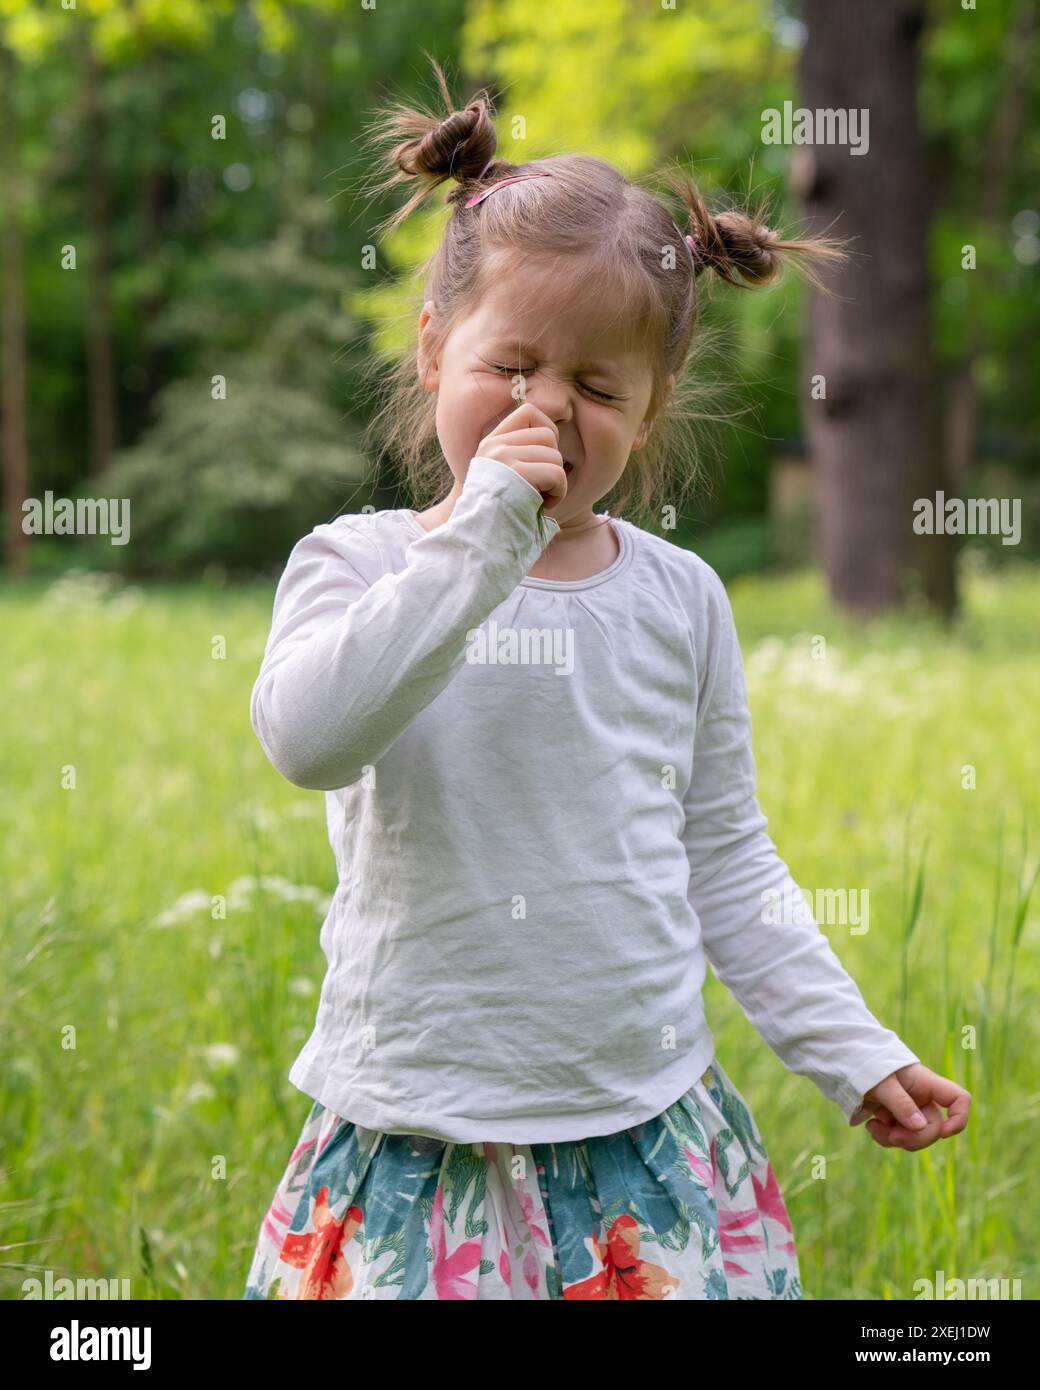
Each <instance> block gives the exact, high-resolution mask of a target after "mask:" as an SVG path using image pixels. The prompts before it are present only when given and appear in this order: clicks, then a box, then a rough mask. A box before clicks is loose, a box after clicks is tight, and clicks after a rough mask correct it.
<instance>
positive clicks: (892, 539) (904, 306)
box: [796, 0, 956, 615]
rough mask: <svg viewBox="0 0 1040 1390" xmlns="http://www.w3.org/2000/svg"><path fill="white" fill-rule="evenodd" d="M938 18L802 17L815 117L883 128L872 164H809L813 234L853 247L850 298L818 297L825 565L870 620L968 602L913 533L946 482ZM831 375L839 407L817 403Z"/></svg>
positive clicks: (815, 371) (841, 283)
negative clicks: (927, 152)
mask: <svg viewBox="0 0 1040 1390" xmlns="http://www.w3.org/2000/svg"><path fill="white" fill-rule="evenodd" d="M923 11H924V5H923V0H870V3H869V4H865V3H862V0H804V5H803V18H804V20H805V23H806V25H807V27H808V36H807V40H806V44H805V48H804V50H803V53H802V62H801V85H802V104H803V106H804V107H806V108H808V109H809V110H810V111H812V112H815V111H817V110H819V111H825V110H841V111H848V112H852V111H862V110H863V109H866V111H867V112H868V113H869V115H868V117H867V120H868V121H869V125H868V126H867V131H868V139H867V141H866V142H865V143H866V152H865V153H859V154H853V153H852V145H851V144H850V143H845V144H838V143H812V144H806V145H803V146H800V147H799V148H798V156H799V160H798V162H797V163H796V168H797V169H798V170H800V176H801V192H802V194H803V197H804V198H805V203H806V211H807V213H808V216H809V220H810V227H811V230H813V231H816V232H820V231H830V232H832V233H833V234H834V235H837V236H846V237H850V238H854V240H853V241H852V243H851V247H850V249H851V251H852V259H851V260H850V261H849V262H848V263H847V265H846V266H845V267H844V268H843V269H842V270H841V271H840V272H837V273H835V272H828V273H827V276H826V283H827V285H828V287H829V288H831V289H833V290H834V291H835V292H836V293H835V294H834V295H833V296H830V295H825V294H822V293H820V292H818V291H816V290H813V291H812V292H811V293H810V301H809V319H808V329H809V332H808V341H807V345H806V357H805V372H806V388H805V399H806V431H807V436H808V440H809V446H810V450H811V454H812V458H813V466H814V468H815V470H816V476H817V480H818V492H819V508H818V515H819V522H820V554H821V558H822V561H823V565H824V568H825V570H826V573H827V577H828V581H829V584H830V589H831V593H832V596H833V597H834V599H835V600H836V602H838V603H840V604H841V605H843V606H844V607H846V608H848V609H850V610H852V611H855V612H859V613H862V614H864V615H866V614H870V613H877V612H882V611H884V610H886V609H890V608H894V607H897V606H898V605H900V604H901V603H903V602H904V601H906V600H907V599H908V598H909V597H910V596H911V595H912V594H914V593H915V591H916V592H918V593H920V594H922V595H923V596H924V598H925V599H926V601H927V602H928V603H930V604H932V605H934V606H936V607H937V608H939V609H940V610H941V611H943V612H946V613H950V612H952V610H953V608H954V607H955V603H956V588H955V576H954V564H953V562H954V549H953V543H952V538H951V537H949V536H947V535H945V534H938V535H916V534H915V533H914V531H913V520H914V507H913V503H914V500H915V499H916V498H919V497H926V498H929V499H934V497H935V493H936V492H937V491H939V490H941V489H942V488H943V478H944V472H943V449H942V438H941V427H940V415H939V409H938V398H937V389H936V372H935V363H934V356H933V349H932V341H931V325H930V317H929V290H930V287H929V280H928V270H927V259H926V231H927V222H928V216H927V207H926V202H925V196H926V195H925V188H926V184H927V179H926V176H925V169H924V154H923V149H922V144H921V139H920V135H919V132H918V126H917V110H916V93H917V73H918V36H919V32H920V28H921V24H922V22H923ZM860 131H861V133H860V138H861V139H862V126H861V128H860ZM820 139H821V133H820V123H819V122H817V123H816V126H815V140H816V141H819V140H820ZM817 376H820V377H822V378H823V379H824V381H825V384H826V385H825V390H826V396H825V399H814V398H813V395H812V393H811V391H810V390H809V381H810V379H811V378H814V377H817ZM940 520H941V518H940Z"/></svg>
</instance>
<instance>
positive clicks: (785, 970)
mask: <svg viewBox="0 0 1040 1390" xmlns="http://www.w3.org/2000/svg"><path fill="white" fill-rule="evenodd" d="M701 563H702V564H703V562H701ZM703 573H704V574H705V576H706V577H707V580H708V587H709V599H708V604H707V614H706V618H705V624H704V629H703V637H702V645H703V646H704V647H705V664H704V667H703V670H702V674H701V677H700V680H701V692H700V695H701V698H700V701H699V704H698V715H697V728H696V736H695V743H694V755H693V777H692V779H691V782H690V786H689V789H688V792H687V795H686V798H685V807H686V826H685V830H684V833H683V840H684V843H685V845H686V849H687V854H688V858H689V862H690V883H689V894H688V896H689V901H690V904H691V906H692V907H693V908H694V910H695V911H696V913H697V915H698V917H699V918H700V922H701V928H702V940H703V944H704V952H705V955H706V956H707V959H708V962H709V964H710V965H711V967H712V969H713V971H714V972H715V974H716V975H717V976H718V978H719V979H720V980H722V982H723V983H724V984H725V985H726V986H727V988H728V989H730V990H731V991H732V993H733V994H734V996H735V997H736V999H737V1001H738V1002H739V1004H740V1006H741V1007H742V1009H743V1010H744V1012H745V1014H747V1016H748V1018H749V1019H750V1021H751V1022H752V1024H753V1025H754V1026H755V1028H756V1029H757V1030H758V1032H759V1033H760V1034H761V1035H762V1037H763V1038H764V1039H765V1041H766V1042H767V1043H768V1044H769V1046H770V1047H771V1048H772V1050H773V1051H774V1052H775V1053H776V1054H777V1056H778V1057H779V1058H780V1059H781V1061H782V1062H783V1063H784V1065H785V1066H786V1067H788V1068H789V1070H791V1071H794V1072H798V1073H799V1074H800V1075H802V1076H807V1077H809V1078H810V1080H812V1081H813V1082H814V1083H815V1084H816V1086H817V1087H818V1088H819V1090H820V1091H822V1093H823V1094H824V1095H825V1096H826V1097H827V1098H828V1099H829V1100H832V1101H834V1102H835V1103H836V1104H837V1105H838V1106H840V1108H841V1110H842V1112H843V1113H844V1115H845V1118H846V1120H847V1121H848V1122H849V1123H851V1122H852V1119H853V1116H854V1115H855V1114H856V1113H857V1112H858V1111H859V1109H860V1106H861V1104H862V1100H863V1096H864V1093H865V1092H866V1091H867V1090H868V1089H869V1088H870V1087H872V1086H874V1085H875V1084H876V1083H877V1082H879V1081H880V1080H882V1078H883V1077H886V1076H888V1075H889V1074H890V1073H891V1072H893V1071H895V1070H896V1069H897V1068H899V1067H904V1066H906V1065H907V1064H908V1063H911V1062H917V1061H919V1060H920V1059H919V1058H918V1057H917V1056H915V1054H914V1053H913V1052H911V1051H910V1049H909V1048H908V1047H907V1046H906V1045H905V1044H904V1043H903V1042H902V1040H901V1039H900V1038H899V1037H898V1036H897V1035H896V1034H895V1033H893V1032H892V1031H891V1030H890V1029H888V1028H885V1027H883V1026H882V1025H881V1024H880V1023H879V1022H878V1020H877V1019H876V1018H875V1017H874V1015H873V1014H872V1013H871V1012H870V1010H869V1009H868V1008H867V1006H866V1004H865V1003H864V1000H863V996H862V995H861V993H860V991H859V989H858V988H857V986H856V983H855V981H854V980H853V979H852V978H851V976H850V975H849V974H848V973H847V972H846V970H845V969H844V967H843V966H842V964H841V962H840V961H839V960H838V958H837V956H836V955H835V954H834V951H833V950H832V949H831V945H830V942H829V941H828V940H827V937H826V936H825V935H824V934H823V932H822V931H821V930H820V928H819V926H818V925H817V923H816V922H815V920H814V919H813V917H812V914H811V913H810V912H809V910H808V905H807V904H806V905H805V909H804V912H803V913H801V914H799V916H800V920H796V921H793V922H792V921H788V920H786V918H789V917H790V916H792V915H793V914H791V913H790V912H784V917H785V920H784V922H783V924H782V925H777V924H775V923H768V922H767V921H766V920H764V914H765V913H766V909H767V900H766V899H765V898H764V897H763V894H765V893H769V894H770V896H773V900H774V901H778V902H779V903H780V904H781V906H783V905H784V904H786V903H789V902H793V903H794V904H796V905H801V904H805V899H804V897H803V896H802V894H801V892H800V890H799V888H798V886H797V884H796V883H795V882H794V879H793V878H792V877H791V874H790V871H789V870H788V868H787V865H786V864H785V863H784V862H783V860H782V859H781V858H780V857H779V855H778V853H777V850H776V846H775V845H774V843H773V841H772V840H771V839H770V837H769V835H768V834H767V831H766V817H765V816H764V815H763V813H762V810H761V808H760V807H759V804H758V800H757V798H756V774H755V762H754V756H753V753H752V747H751V715H750V712H749V710H748V703H747V690H746V686H745V681H744V668H743V662H742V659H741V655H740V647H739V644H738V641H737V632H736V626H735V624H734V620H733V611H732V608H731V606H730V602H729V596H728V595H727V593H726V591H725V588H724V587H723V584H722V581H721V580H720V579H719V577H718V575H717V574H716V573H715V571H714V570H713V569H711V568H710V567H709V566H706V565H705V566H704V570H703ZM775 895H779V896H778V897H777V896H775Z"/></svg>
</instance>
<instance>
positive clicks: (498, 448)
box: [477, 401, 567, 511]
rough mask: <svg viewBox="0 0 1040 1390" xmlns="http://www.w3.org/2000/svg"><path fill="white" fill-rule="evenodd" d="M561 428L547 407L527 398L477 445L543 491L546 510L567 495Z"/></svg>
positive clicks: (478, 450) (485, 453)
mask: <svg viewBox="0 0 1040 1390" xmlns="http://www.w3.org/2000/svg"><path fill="white" fill-rule="evenodd" d="M559 442H560V431H559V430H558V429H557V428H556V425H555V424H554V422H553V421H552V420H550V419H549V417H548V415H546V413H545V411H544V410H539V409H538V407H537V406H536V405H532V404H531V402H530V401H524V402H523V403H522V404H521V405H518V406H517V408H516V409H515V410H513V411H511V412H510V413H509V414H508V415H507V416H506V418H505V419H504V420H502V421H500V422H499V423H498V424H497V425H496V426H495V428H494V429H493V430H492V431H491V433H490V434H488V435H485V436H484V438H483V439H482V440H481V441H480V444H479V446H478V447H477V453H478V454H482V455H483V456H484V458H492V459H498V461H499V463H504V464H506V465H507V466H508V467H509V468H513V469H515V470H516V472H517V473H519V474H520V476H521V478H523V479H524V481H525V482H528V483H530V484H531V486H532V487H533V488H534V489H535V490H536V491H537V492H540V493H541V494H542V503H543V506H544V508H545V510H546V511H548V510H549V509H550V508H551V507H555V506H556V505H557V504H558V503H559V502H562V501H563V499H564V498H565V497H566V496H567V474H566V473H565V472H564V468H563V455H562V454H561V453H560V451H559V449H558V448H557V445H558V444H559Z"/></svg>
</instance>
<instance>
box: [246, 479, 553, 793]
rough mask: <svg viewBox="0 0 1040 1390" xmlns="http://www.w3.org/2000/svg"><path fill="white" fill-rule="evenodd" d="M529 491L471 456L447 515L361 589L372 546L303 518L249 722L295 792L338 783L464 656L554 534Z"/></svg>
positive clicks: (367, 759)
mask: <svg viewBox="0 0 1040 1390" xmlns="http://www.w3.org/2000/svg"><path fill="white" fill-rule="evenodd" d="M541 505H542V496H541V493H539V492H538V490H537V489H536V488H534V487H532V485H531V484H530V483H528V482H527V481H526V479H524V478H522V477H521V476H520V474H519V473H518V472H517V471H516V470H515V469H513V468H510V467H508V466H507V465H506V464H504V463H501V462H500V461H499V460H497V459H491V458H484V457H482V456H481V455H477V456H476V457H475V458H473V459H472V460H471V461H470V465H469V468H468V470H467V473H466V478H465V481H464V484H463V487H462V491H461V493H460V496H459V498H458V500H457V502H456V504H455V508H454V510H453V511H452V514H451V516H450V517H449V518H448V520H447V521H446V522H444V523H442V524H441V525H440V526H438V527H436V528H435V529H434V530H432V531H430V532H428V533H427V534H426V535H425V536H423V537H421V538H419V539H417V540H416V541H414V542H413V543H412V544H411V545H410V546H409V547H408V563H407V565H406V566H405V568H404V569H403V570H401V571H400V572H398V573H385V574H382V575H381V576H380V577H378V578H376V579H375V581H374V582H372V583H369V582H368V581H367V580H366V579H365V578H364V576H363V574H362V573H361V569H360V568H359V566H361V567H364V565H365V562H366V560H370V558H371V555H372V544H371V542H370V541H369V540H368V539H367V538H366V537H365V535H364V532H363V530H362V528H361V527H359V526H356V525H342V524H340V525H336V524H335V523H333V524H331V525H322V526H316V527H315V528H314V530H313V531H312V532H311V533H310V534H309V535H307V536H304V537H303V539H302V540H300V541H298V542H297V544H296V545H295V546H294V548H293V551H292V553H291V555H290V556H289V560H288V563H287V564H286V567H285V570H284V572H283V573H282V576H281V579H280V580H279V583H278V588H277V590H276V593H275V599H274V610H273V614H272V621H271V631H270V634H269V636H268V639H267V644H266V647H265V651H264V656H263V661H262V663H261V667H260V673H259V675H258V676H257V678H256V682H255V684H254V686H253V692H252V696H251V698H250V706H249V710H250V721H251V723H252V725H253V730H254V732H255V733H256V736H257V738H258V739H259V741H260V744H261V746H262V747H263V749H264V752H265V753H266V754H267V757H268V758H269V759H270V761H271V763H272V764H273V765H274V767H275V768H277V770H278V771H279V772H280V773H281V774H282V776H283V777H285V778H287V779H288V781H290V782H292V783H294V784H295V785H296V786H298V787H306V788H308V789H312V790H321V791H328V790H331V789H333V788H337V787H346V786H349V785H350V784H351V783H352V782H355V781H357V780H358V778H360V777H361V776H362V774H363V772H364V769H365V767H366V766H368V765H372V764H375V763H376V762H378V760H379V759H380V758H381V757H382V756H383V754H384V753H385V752H386V751H387V749H388V748H389V747H390V746H391V744H392V743H393V742H394V741H395V740H396V739H397V738H398V737H399V736H400V735H401V734H402V733H403V732H404V730H405V729H406V728H407V727H408V725H409V724H410V723H411V722H412V721H413V720H414V719H415V718H416V716H417V715H418V714H420V713H421V711H422V710H423V709H425V708H426V706H427V705H429V704H430V702H431V701H432V700H433V699H434V698H435V697H436V696H437V695H439V694H440V692H441V691H442V690H443V689H444V688H445V686H446V685H447V684H448V683H449V681H451V679H452V677H453V676H454V675H455V674H456V673H457V672H458V671H459V670H460V669H461V667H462V666H463V665H464V664H465V646H466V638H467V633H468V632H470V631H471V630H472V629H474V628H478V627H479V626H480V625H481V624H482V623H483V622H484V621H485V619H486V618H487V617H488V616H489V614H491V613H492V612H493V611H494V610H495V609H496V608H497V607H498V605H499V604H500V603H502V602H503V601H504V600H505V599H506V598H507V597H508V596H509V594H510V593H512V591H513V590H514V589H515V588H516V586H517V584H519V582H520V581H521V580H522V579H523V577H524V575H525V574H526V573H527V572H528V570H529V569H530V567H531V565H532V564H534V562H535V560H536V559H537V557H538V555H539V554H540V553H541V551H542V550H543V549H544V546H545V545H546V544H548V542H549V541H550V540H551V539H552V537H553V536H554V535H555V534H556V533H557V532H558V531H559V523H558V522H556V521H555V520H554V519H553V518H552V517H549V516H543V521H544V540H543V539H542V538H540V537H539V536H538V534H537V520H538V513H539V510H540V508H541Z"/></svg>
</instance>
